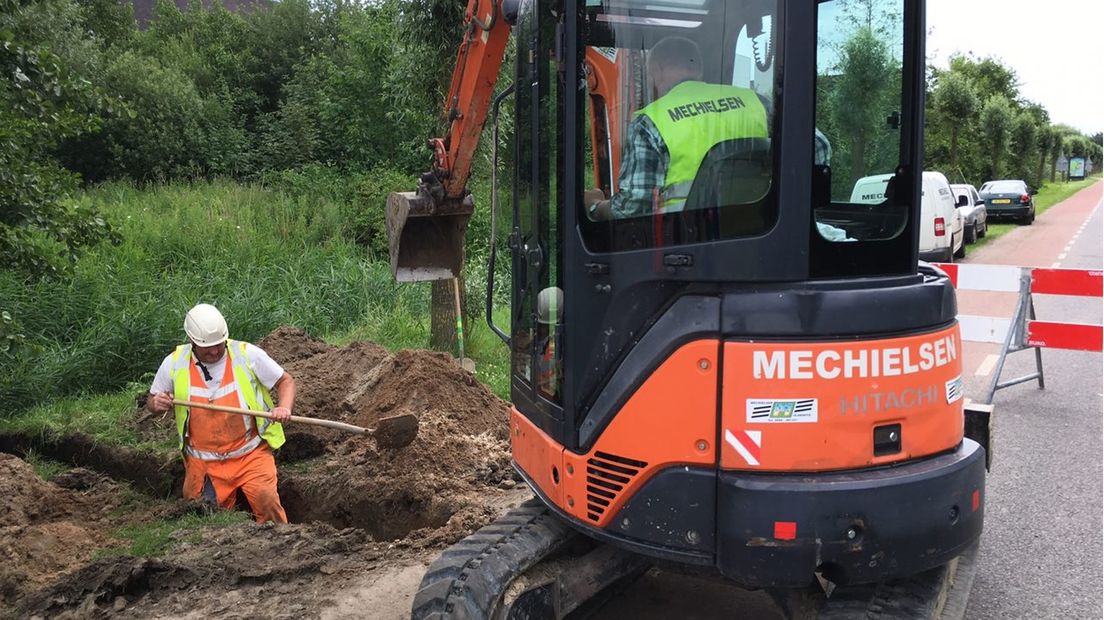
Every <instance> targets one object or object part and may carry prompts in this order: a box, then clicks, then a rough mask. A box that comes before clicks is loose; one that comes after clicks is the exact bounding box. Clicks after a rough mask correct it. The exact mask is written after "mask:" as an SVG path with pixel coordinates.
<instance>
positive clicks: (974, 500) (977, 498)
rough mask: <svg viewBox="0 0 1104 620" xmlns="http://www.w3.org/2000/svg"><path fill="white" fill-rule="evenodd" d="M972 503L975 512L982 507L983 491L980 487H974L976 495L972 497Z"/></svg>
mask: <svg viewBox="0 0 1104 620" xmlns="http://www.w3.org/2000/svg"><path fill="white" fill-rule="evenodd" d="M970 505H971V506H973V508H974V512H977V511H978V508H979V507H981V491H980V490H979V489H974V496H973V497H972V498H970Z"/></svg>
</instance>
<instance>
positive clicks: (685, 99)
mask: <svg viewBox="0 0 1104 620" xmlns="http://www.w3.org/2000/svg"><path fill="white" fill-rule="evenodd" d="M488 6H490V7H491V9H492V10H495V11H501V13H502V15H503V16H507V17H508V21H509V22H510V23H511V24H512V36H513V37H514V39H515V42H516V56H517V66H516V70H515V73H514V80H513V85H512V87H511V88H510V89H508V90H504V91H503V95H502V96H501V97H500V98H499V99H498V101H499V102H500V103H501V104H502V105H512V108H513V119H512V120H513V123H512V131H511V134H510V136H509V147H508V151H509V152H510V157H509V158H508V159H509V161H508V163H509V164H511V165H509V166H502V167H503V168H504V172H498V169H499V167H498V164H499V162H497V161H496V162H495V163H496V174H505V175H506V176H508V177H510V178H511V180H512V199H511V201H510V218H509V230H508V232H507V234H508V236H509V245H510V248H511V256H510V259H509V263H510V279H511V290H512V315H511V323H510V325H509V329H508V331H509V334H508V336H506V334H505V331H506V330H498V328H497V327H495V329H496V331H499V332H500V333H502V335H503V336H504V339H505V340H506V342H507V343H508V345H509V347H510V348H511V371H512V372H511V396H512V400H513V412H512V414H511V419H510V436H511V444H512V451H513V459H514V464H515V467H516V468H517V470H518V472H519V473H520V474H521V476H522V477H523V478H524V479H525V481H526V482H527V483H528V485H529V486H530V487H531V488H532V489H533V491H534V493H535V494H536V496H537V497H538V498H539V500H540V503H539V510H538V508H533V507H529V508H525V510H527V511H528V512H525V514H526V515H530V516H528V517H526V518H525V519H521V517H520V516H516V515H515V517H516V518H513V520H510V518H509V515H508V518H507V520H506V521H503V522H502V523H503V524H502V525H501V527H500V528H499V529H500V530H501V531H503V532H505V531H506V530H507V529H508V530H509V531H510V532H512V534H509V536H507V537H506V538H503V539H502V540H500V541H499V542H498V543H494V544H499V545H505V546H506V547H510V545H520V546H518V548H517V549H513V548H510V549H509V553H508V554H507V555H510V558H513V557H514V556H517V555H521V556H524V557H526V558H528V559H529V560H531V562H529V563H526V562H520V561H515V559H508V558H506V556H503V560H502V561H503V562H505V563H506V564H509V566H510V567H511V568H510V569H509V570H506V569H503V568H501V567H498V568H496V569H495V570H496V571H497V572H496V573H495V574H494V575H491V574H489V573H488V575H484V576H483V577H485V578H486V579H488V580H490V581H491V582H494V583H493V585H487V586H486V587H487V588H490V590H486V591H484V590H481V589H480V588H482V587H483V586H477V585H476V581H471V580H470V579H469V578H468V576H467V575H469V573H470V571H469V569H468V568H464V569H463V570H461V569H460V568H457V566H454V564H455V562H457V561H460V560H461V559H463V558H466V557H468V555H470V554H471V553H476V556H473V557H482V558H483V559H481V560H480V562H483V563H485V562H486V561H487V560H486V557H485V556H486V555H488V554H489V555H494V554H496V553H498V552H499V551H498V547H494V544H492V543H488V544H487V546H486V549H484V548H483V547H480V549H481V550H478V551H472V549H474V548H475V547H479V546H480V545H482V543H479V544H476V542H477V541H479V540H484V539H483V538H479V534H477V535H476V536H474V537H473V538H472V539H471V540H472V542H471V544H470V545H468V546H467V547H464V548H463V549H461V548H460V547H458V548H457V549H456V553H455V554H451V555H450V554H446V556H447V557H446V556H442V559H441V560H439V561H438V562H437V563H435V564H434V566H431V568H430V571H429V572H428V573H427V575H426V578H425V581H423V591H422V593H420V594H419V598H418V599H416V601H415V616H416V617H429V616H432V615H433V613H437V612H438V611H440V610H442V609H446V608H448V609H452V608H454V607H455V606H456V605H461V604H462V605H465V606H471V605H474V606H475V607H472V609H475V608H478V609H479V610H481V611H480V612H479V613H486V614H487V615H488V616H491V615H494V614H496V613H497V614H499V616H496V617H509V614H508V613H505V614H504V612H503V611H502V610H503V609H504V607H503V606H508V604H507V603H506V602H504V601H505V599H502V598H499V595H497V594H493V592H492V593H491V594H488V592H491V591H492V590H493V591H494V592H501V593H505V592H506V588H507V586H509V585H510V581H511V580H513V579H515V578H516V577H517V576H518V575H520V574H521V573H523V572H525V571H526V570H527V569H528V568H529V567H531V566H532V563H534V562H539V561H541V560H542V559H543V558H545V557H546V556H550V555H554V554H556V553H558V552H560V551H562V549H563V546H562V545H561V544H560V542H558V541H560V539H559V538H556V537H561V538H562V537H566V536H568V535H569V533H570V532H576V533H582V534H583V535H584V536H586V537H587V538H588V539H590V540H593V541H599V542H601V543H602V544H603V545H605V546H608V547H610V548H613V549H616V550H618V552H619V553H625V554H629V556H618V557H620V558H622V559H621V560H618V562H620V564H618V562H615V561H613V560H610V558H609V557H607V556H604V555H603V556H601V557H602V559H601V562H603V564H602V566H601V567H594V566H592V567H591V570H593V571H595V572H597V573H601V574H602V575H604V576H605V577H606V578H609V579H606V581H602V580H601V579H597V578H595V579H593V580H591V582H588V583H592V585H593V583H599V582H600V583H609V582H610V579H614V577H610V575H612V574H615V573H617V571H614V570H613V569H611V568H609V567H610V566H614V565H617V566H621V567H622V568H624V570H626V571H627V570H629V569H628V568H625V567H627V566H638V564H634V563H633V561H629V560H624V559H623V558H624V557H630V556H631V557H632V558H646V559H647V560H648V561H657V562H664V563H665V565H667V566H670V565H675V566H683V567H687V568H688V569H693V570H696V571H708V572H713V573H716V574H719V575H721V576H723V577H725V578H727V579H729V580H731V581H733V582H735V583H737V584H739V585H742V586H745V587H765V588H791V587H802V586H806V585H808V584H810V583H816V582H817V580H819V581H820V582H821V583H831V584H836V585H843V584H861V583H870V582H877V581H883V580H887V579H894V578H902V577H907V576H910V575H914V574H917V573H922V572H924V571H928V570H929V569H933V568H934V567H938V566H941V565H944V564H946V563H948V562H950V561H952V560H953V559H954V558H955V557H956V556H958V555H959V554H961V553H963V552H964V551H965V550H967V549H969V548H971V547H972V546H973V545H974V544H975V543H976V542H977V540H978V538H979V537H980V534H981V528H982V521H983V513H984V510H983V501H982V500H983V493H984V475H985V448H986V447H987V446H981V445H979V444H978V443H977V442H975V441H973V440H972V439H970V438H968V437H965V436H964V422H963V420H964V418H963V415H964V414H963V395H962V361H961V345H962V342H961V338H960V336H959V330H958V325H957V322H956V319H955V316H956V312H957V307H956V302H955V297H954V290H953V288H952V286H951V284H950V282H949V280H948V279H947V277H946V276H945V274H942V273H941V272H939V271H938V270H936V269H934V268H931V267H929V266H927V265H924V264H918V261H917V249H918V237H919V232H918V230H919V229H918V226H919V205H920V179H921V171H922V159H921V157H922V152H923V148H922V127H923V108H924V105H923V93H924V81H923V80H924V66H925V61H924V35H925V31H924V4H923V2H921V1H915V0H868V1H865V2H861V3H856V2H849V1H846V0H820V1H817V2H808V3H794V2H783V1H782V0H748V1H732V0H525V1H522V2H518V3H514V2H504V3H503V4H501V5H493V6H492V5H491V4H490V0H472V3H471V4H470V5H469V14H470V15H477V16H478V17H479V20H480V21H481V22H482V23H485V22H486V17H485V16H484V12H485V11H486V9H487V7H488ZM471 40H472V41H475V39H474V38H472V39H471ZM484 40H489V41H491V42H494V33H493V32H490V31H488V33H487V36H486V37H484ZM473 45H475V44H474V43H473ZM469 49H470V50H471V49H477V46H476V47H470V48H469ZM464 57H465V52H463V48H462V52H461V58H464ZM464 71H466V72H469V73H470V72H471V71H472V68H471V67H470V66H469V67H467V68H466V69H464ZM459 72H461V70H460V69H459V68H458V73H459ZM454 85H455V84H454ZM450 100H451V99H450ZM498 127H499V126H498V124H497V123H496V125H495V129H496V131H497V130H498ZM452 135H456V134H455V132H454V133H453V134H452ZM445 150H447V151H449V152H451V151H452V145H446V149H445ZM438 161H441V158H438ZM439 168H440V167H439ZM874 175H888V182H887V184H886V189H885V191H884V192H882V194H881V195H880V196H879V197H878V199H877V200H863V201H861V202H860V201H855V200H852V194H853V189H854V187H855V184H856V182H857V181H859V180H860V179H863V178H865V177H870V176H874ZM438 178H440V175H438ZM426 195H427V192H426V190H425V189H424V188H423V189H422V190H419V193H418V194H416V195H415V194H411V195H408V196H414V197H417V196H426ZM454 195H459V194H454ZM402 200H409V198H403V199H402ZM398 202H401V201H400V200H399V199H396V204H397V203H398ZM389 217H390V213H389ZM494 267H495V265H494V263H493V261H492V265H491V271H492V279H493V277H494ZM492 327H494V326H493V325H492ZM518 514H519V515H520V514H521V513H518ZM532 515H539V518H538V517H534V516H532ZM530 517H531V518H530ZM526 519H528V520H526ZM534 519H537V521H534ZM540 519H545V520H549V521H548V522H555V523H557V524H563V525H564V526H563V527H561V528H560V529H556V528H555V527H552V526H551V525H548V522H546V521H540ZM538 521H539V522H540V523H544V524H545V525H541V527H539V528H537V527H536V526H535V525H533V524H534V523H536V522H538ZM507 522H508V523H507ZM523 522H524V523H523ZM525 523H527V524H528V525H526V524H525ZM557 527H558V526H557ZM503 528H505V529H503ZM511 528H512V529H511ZM533 528H536V529H533ZM542 528H543V529H542ZM496 531H499V530H496ZM525 532H528V534H525V535H524V536H523V535H522V534H523V533H525ZM550 532H553V533H550ZM555 532H558V533H555ZM530 535H531V537H530V538H526V536H530ZM504 536H505V534H504ZM552 538H556V540H552ZM507 539H509V540H512V541H514V542H512V543H509V544H507V543H505V542H502V541H504V540H507ZM518 541H522V542H518ZM524 541H528V542H524ZM463 544H464V543H461V546H462V545H463ZM558 550H560V551H558ZM503 553H505V552H503ZM479 554H484V556H479ZM527 562H528V560H527ZM594 562H599V560H594ZM450 563H452V564H450ZM477 565H478V564H477ZM580 570H583V569H580ZM458 571H459V572H458ZM465 571H469V572H465ZM583 572H584V573H585V572H586V570H583ZM461 573H463V574H464V575H465V577H462V578H461V577H457V575H458V574H461ZM470 574H475V573H470ZM587 574H589V573H587ZM618 574H620V575H622V576H623V575H624V574H625V573H624V572H622V573H618ZM504 575H505V576H504ZM483 577H480V578H483ZM440 580H449V583H450V586H448V587H446V586H444V585H441V584H440V583H438V582H439V581H440ZM499 582H502V583H499ZM480 583H482V582H480ZM500 586H501V588H500ZM558 587H559V588H560V592H565V591H567V590H570V585H565V584H564V583H561V584H560V585H559V586H558ZM496 588H500V589H496ZM568 598H571V597H568ZM576 598H578V597H576ZM557 600H559V601H560V602H558V603H556V605H554V607H555V608H556V609H557V612H556V617H561V613H560V612H563V610H564V609H566V607H570V606H569V605H566V603H564V604H561V603H563V600H561V599H557ZM572 600H574V599H572ZM485 601H490V602H489V603H486V605H489V606H482V605H484V602H485ZM568 611H570V609H568ZM479 613H476V614H475V615H476V616H478V615H479ZM563 613H566V612H563ZM433 617H437V616H433ZM446 617H450V616H446Z"/></svg>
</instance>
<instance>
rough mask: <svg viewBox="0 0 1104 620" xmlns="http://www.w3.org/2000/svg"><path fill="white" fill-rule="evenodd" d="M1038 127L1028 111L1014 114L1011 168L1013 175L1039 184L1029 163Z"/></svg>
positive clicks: (1030, 162)
mask: <svg viewBox="0 0 1104 620" xmlns="http://www.w3.org/2000/svg"><path fill="white" fill-rule="evenodd" d="M1037 131H1038V127H1037V126H1036V124H1035V117H1034V116H1033V115H1032V114H1031V113H1029V112H1026V111H1025V112H1021V113H1020V114H1018V115H1017V116H1016V120H1015V122H1014V124H1013V126H1012V170H1013V171H1014V176H1016V177H1018V178H1022V179H1024V180H1025V181H1027V182H1028V184H1029V185H1034V186H1036V187H1038V186H1039V184H1040V180H1039V179H1034V178H1033V177H1034V174H1033V171H1032V166H1031V164H1032V163H1033V162H1034V161H1035V140H1036V138H1035V134H1036V133H1037Z"/></svg>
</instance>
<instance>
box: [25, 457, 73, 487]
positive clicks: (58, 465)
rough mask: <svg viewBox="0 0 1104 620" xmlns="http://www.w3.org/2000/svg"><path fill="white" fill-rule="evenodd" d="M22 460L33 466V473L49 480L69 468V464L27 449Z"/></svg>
mask: <svg viewBox="0 0 1104 620" xmlns="http://www.w3.org/2000/svg"><path fill="white" fill-rule="evenodd" d="M23 460H24V461H26V462H27V463H29V464H30V465H31V467H33V468H34V471H35V474H37V475H38V477H39V478H42V479H43V480H49V479H50V478H53V477H54V476H56V475H57V474H60V473H61V472H63V471H66V470H67V469H69V466H68V465H66V464H65V463H62V462H61V461H55V460H52V459H48V458H46V457H44V456H42V455H41V454H39V453H37V452H35V451H34V450H29V451H28V452H27V454H25V455H23Z"/></svg>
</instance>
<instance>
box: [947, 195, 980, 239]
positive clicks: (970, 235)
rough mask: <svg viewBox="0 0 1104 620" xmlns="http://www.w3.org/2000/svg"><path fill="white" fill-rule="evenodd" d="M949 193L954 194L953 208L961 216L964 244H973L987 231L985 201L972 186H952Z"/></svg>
mask: <svg viewBox="0 0 1104 620" xmlns="http://www.w3.org/2000/svg"><path fill="white" fill-rule="evenodd" d="M951 192H953V193H954V197H955V207H957V208H958V212H959V213H961V214H962V230H963V232H964V234H965V235H966V237H965V239H966V243H974V242H975V241H977V240H978V239H980V238H981V237H984V236H985V232H986V231H988V230H989V217H988V211H986V210H985V201H984V200H982V199H981V196H979V195H978V191H977V190H976V189H974V186H973V185H966V184H962V185H952V186H951Z"/></svg>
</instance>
